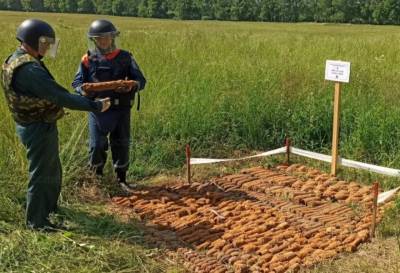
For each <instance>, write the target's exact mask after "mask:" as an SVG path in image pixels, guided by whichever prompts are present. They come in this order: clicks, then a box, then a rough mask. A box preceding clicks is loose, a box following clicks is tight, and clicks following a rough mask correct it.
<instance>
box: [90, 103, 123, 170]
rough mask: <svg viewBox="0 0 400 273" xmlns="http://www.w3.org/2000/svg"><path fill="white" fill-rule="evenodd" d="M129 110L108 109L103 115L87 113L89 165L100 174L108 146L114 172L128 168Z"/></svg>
mask: <svg viewBox="0 0 400 273" xmlns="http://www.w3.org/2000/svg"><path fill="white" fill-rule="evenodd" d="M130 118H131V110H130V108H122V109H110V110H108V111H106V112H104V113H89V137H90V138H89V164H90V166H91V167H92V168H94V169H95V170H96V172H97V173H98V174H102V172H103V168H104V165H105V163H106V160H107V150H108V146H109V145H110V146H111V155H112V161H113V166H114V170H115V171H116V172H119V171H121V172H126V171H127V170H128V168H129V142H130V122H131V119H130Z"/></svg>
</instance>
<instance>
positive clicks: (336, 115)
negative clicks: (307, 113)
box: [331, 82, 340, 176]
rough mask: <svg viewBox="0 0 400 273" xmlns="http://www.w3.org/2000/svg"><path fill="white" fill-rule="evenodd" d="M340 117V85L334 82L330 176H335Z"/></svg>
mask: <svg viewBox="0 0 400 273" xmlns="http://www.w3.org/2000/svg"><path fill="white" fill-rule="evenodd" d="M339 117H340V83H339V82H335V98H334V102H333V134H332V165H331V174H332V175H335V176H336V171H337V163H338V146H339Z"/></svg>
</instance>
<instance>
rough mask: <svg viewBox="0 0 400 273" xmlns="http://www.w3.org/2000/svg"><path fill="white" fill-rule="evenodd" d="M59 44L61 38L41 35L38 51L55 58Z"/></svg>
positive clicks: (42, 54)
mask: <svg viewBox="0 0 400 273" xmlns="http://www.w3.org/2000/svg"><path fill="white" fill-rule="evenodd" d="M59 45H60V39H58V38H51V37H46V36H41V37H40V38H39V47H38V52H39V54H40V55H41V56H50V57H52V58H55V57H56V56H57V51H58V46H59Z"/></svg>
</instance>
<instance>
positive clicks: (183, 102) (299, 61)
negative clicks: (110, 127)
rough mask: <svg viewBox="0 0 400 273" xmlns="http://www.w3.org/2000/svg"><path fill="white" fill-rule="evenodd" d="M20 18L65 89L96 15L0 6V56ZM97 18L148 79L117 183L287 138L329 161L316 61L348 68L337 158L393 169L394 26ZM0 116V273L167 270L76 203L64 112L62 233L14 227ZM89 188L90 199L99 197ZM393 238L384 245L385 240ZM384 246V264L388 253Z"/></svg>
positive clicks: (16, 155)
mask: <svg viewBox="0 0 400 273" xmlns="http://www.w3.org/2000/svg"><path fill="white" fill-rule="evenodd" d="M30 17H35V18H40V19H44V20H46V21H48V22H49V23H51V24H52V25H53V26H54V27H55V30H56V33H57V36H58V37H59V38H61V47H60V51H59V55H58V56H57V59H56V60H51V59H48V60H46V63H47V64H48V67H49V69H50V70H51V72H52V73H53V75H54V76H55V78H56V79H57V81H58V82H60V83H61V84H62V85H63V86H66V87H68V88H69V86H70V83H71V81H72V79H73V77H74V74H75V72H76V69H77V67H78V64H79V62H80V58H81V56H82V55H83V54H84V53H85V51H86V48H87V40H86V36H85V35H86V30H87V28H88V25H89V24H90V22H91V21H93V20H94V19H97V18H98V16H93V15H64V14H42V13H15V12H0V18H1V20H0V28H1V34H2V35H0V44H1V48H0V58H1V59H2V60H3V59H5V58H6V57H7V56H8V54H10V53H11V52H12V51H13V50H14V49H15V48H16V46H17V45H18V44H17V41H16V40H15V31H16V28H17V26H18V25H19V24H20V23H21V22H22V21H23V20H24V19H26V18H30ZM109 18H110V19H111V20H112V21H113V22H114V23H115V25H116V26H117V27H118V28H119V30H120V31H121V33H122V35H121V39H120V46H121V48H124V49H127V50H130V51H131V52H132V53H133V55H134V56H135V58H136V60H137V62H138V63H139V65H140V67H141V69H142V70H143V72H144V74H145V76H146V78H147V79H148V85H147V88H146V90H145V91H144V92H143V93H142V96H141V98H142V103H141V110H140V112H136V111H133V112H134V113H133V121H132V134H133V138H132V148H131V158H132V164H131V167H130V179H132V180H142V179H144V180H145V181H147V180H148V179H149V178H150V177H154V176H157V175H172V176H179V175H181V174H182V169H181V167H182V165H183V160H184V152H183V151H184V146H185V144H186V143H190V144H191V146H192V153H193V155H194V156H213V157H224V156H231V155H232V154H234V153H235V154H248V153H250V152H251V151H254V150H270V149H272V148H276V147H280V146H282V143H283V139H284V137H285V136H286V135H288V136H290V137H291V138H292V140H293V142H294V145H295V146H297V147H301V148H305V149H308V150H313V151H318V152H324V153H329V151H330V143H331V123H332V97H333V84H332V83H331V82H325V81H324V80H323V78H324V67H325V60H327V59H334V60H336V59H340V60H345V61H350V62H351V65H352V67H351V69H352V71H351V82H350V83H349V84H346V85H344V88H343V93H342V105H341V108H342V116H341V126H342V127H341V141H340V147H341V155H342V156H343V157H345V158H349V159H353V160H358V161H363V162H369V163H374V164H378V165H382V166H387V167H393V168H400V153H399V152H398V151H399V150H400V126H399V124H400V107H399V106H398V101H399V99H400V81H399V80H398V79H399V78H400V77H399V76H400V72H399V71H400V70H399V65H400V54H398V51H399V44H400V28H399V27H395V26H368V25H334V24H272V23H233V22H202V21H190V22H189V21H173V20H153V19H137V18H122V17H109ZM0 113H1V115H0V132H1V133H0V155H1V159H0V183H1V185H0V272H178V268H177V266H174V265H173V264H170V263H169V262H168V261H165V260H163V259H156V258H154V257H158V256H159V252H158V250H157V249H153V248H151V247H149V246H147V245H146V242H142V241H141V239H140V234H141V233H140V229H138V228H137V227H136V225H135V223H125V222H123V221H121V220H120V219H117V218H116V217H115V216H113V215H110V214H109V213H108V212H107V211H106V209H105V206H104V200H105V199H106V198H104V199H101V198H98V199H95V200H92V201H90V202H89V201H88V199H85V200H82V199H83V198H82V195H83V193H82V190H80V189H79V187H81V186H82V185H87V184H88V182H86V178H85V177H87V175H86V174H84V173H83V168H82V167H84V166H85V164H86V162H87V150H86V145H87V129H86V124H87V121H86V115H85V113H82V112H73V111H69V115H67V116H66V117H65V118H64V119H63V120H62V121H61V122H59V130H60V144H61V157H62V163H63V170H64V189H63V193H62V198H61V199H62V200H61V202H62V207H63V208H64V212H63V214H64V216H65V217H66V218H67V219H69V221H70V222H71V223H72V225H75V226H76V229H75V230H74V232H73V233H72V232H71V233H67V234H57V235H52V236H45V235H42V234H37V233H32V232H29V231H26V230H25V229H24V224H23V221H24V209H23V206H24V194H25V188H26V181H27V162H26V159H25V151H24V149H23V147H22V145H21V144H20V142H19V141H18V139H17V137H16V136H15V130H14V123H13V121H12V119H11V117H10V114H9V112H8V109H7V107H6V105H5V102H4V98H3V96H1V97H0ZM107 167H108V170H109V172H111V166H110V165H109V166H107ZM216 168H218V167H216ZM218 170H220V169H218ZM214 171H215V170H214ZM209 173H212V171H210V172H207V174H209ZM341 175H343V176H348V177H351V178H353V179H358V180H360V181H363V182H365V183H370V182H371V181H373V180H375V179H379V180H380V181H381V182H382V184H383V185H384V187H385V188H389V187H393V186H395V185H399V184H400V182H399V180H398V179H386V178H384V177H377V176H374V175H370V174H366V173H357V172H352V171H344V172H343V173H342V174H341ZM82 177H83V178H82ZM107 179H109V180H111V174H109V176H108V177H107V178H106V180H107ZM93 183H95V184H96V183H97V184H96V186H98V188H100V189H101V192H107V191H109V190H111V191H112V190H113V189H112V188H111V189H109V186H108V185H107V183H104V182H102V181H100V182H93ZM89 188H96V187H95V186H93V185H90V183H89ZM95 195H96V194H95ZM89 199H90V198H89ZM398 211H400V205H398V208H397V212H398ZM388 219H389V220H388V222H387V224H385V225H383V227H382V228H381V236H383V238H385V237H387V236H389V237H390V236H394V235H396V234H398V233H396V232H399V226H396V225H394V224H390V223H391V222H392V223H393V222H395V221H398V214H396V211H395V212H393V213H392V214H391V215H390V216H389V218H388ZM394 238H395V237H392V238H391V239H388V240H389V241H390V243H391V244H392V245H396V243H393V242H394V241H395V239H394ZM382 240H383V239H382ZM385 240H386V239H385ZM385 240H383V241H379V243H382V242H383V243H385V242H386V241H385ZM391 250H392V252H391V254H390V255H395V256H394V257H396V255H398V250H397V249H396V247H391ZM395 251H397V252H395ZM48 257H51V258H49V259H48ZM390 257H392V256H390ZM397 257H398V256H397ZM398 260H399V259H397V264H396V259H394V261H395V262H393V263H392V265H391V266H389V267H384V268H383V269H382V268H381V269H379V266H375V263H373V264H368V263H367V267H368V266H370V267H371V268H370V269H369V270H370V271H365V272H374V273H375V272H383V271H385V272H388V273H389V272H393V273H394V272H399V268H400V265H399V263H398ZM367 262H368V261H367ZM349 263H350V262H349ZM393 264H395V265H393ZM325 266H327V267H323V268H322V269H318V268H317V269H315V270H317V271H315V272H360V271H359V270H356V267H354V270H355V271H351V263H350V269H349V270H348V271H343V270H344V269H343V268H342V269H340V266H338V265H335V264H334V263H333V264H328V265H325ZM374 266H375V267H374ZM394 266H396V267H394ZM368 268H369V267H368ZM374 268H375V269H374ZM318 270H319V271H318ZM346 270H347V269H346ZM374 270H375V271H374ZM381 270H383V271H381ZM396 270H397V271H396ZM313 272H314V271H313Z"/></svg>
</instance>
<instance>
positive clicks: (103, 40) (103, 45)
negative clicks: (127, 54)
mask: <svg viewBox="0 0 400 273" xmlns="http://www.w3.org/2000/svg"><path fill="white" fill-rule="evenodd" d="M117 48H118V34H117V35H115V33H114V32H113V33H111V32H109V33H105V34H103V35H99V36H96V37H94V36H91V37H89V39H88V49H89V51H90V52H97V53H100V54H108V53H111V52H113V51H114V50H115V49H117Z"/></svg>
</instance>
